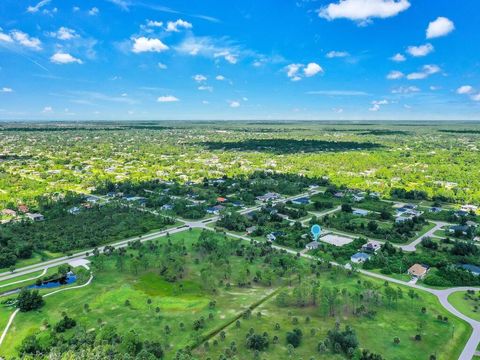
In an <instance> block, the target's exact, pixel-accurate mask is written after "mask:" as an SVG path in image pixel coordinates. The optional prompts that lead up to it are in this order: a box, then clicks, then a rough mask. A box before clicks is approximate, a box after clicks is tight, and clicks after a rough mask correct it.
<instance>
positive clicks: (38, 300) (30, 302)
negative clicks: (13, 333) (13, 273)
mask: <svg viewBox="0 0 480 360" xmlns="http://www.w3.org/2000/svg"><path fill="white" fill-rule="evenodd" d="M44 304H45V301H44V300H43V297H42V296H41V295H40V294H39V293H38V290H29V289H27V288H23V289H22V290H21V291H20V293H19V294H18V297H17V307H18V308H19V309H20V311H21V312H27V311H30V310H36V309H39V308H41V307H42V306H43V305H44Z"/></svg>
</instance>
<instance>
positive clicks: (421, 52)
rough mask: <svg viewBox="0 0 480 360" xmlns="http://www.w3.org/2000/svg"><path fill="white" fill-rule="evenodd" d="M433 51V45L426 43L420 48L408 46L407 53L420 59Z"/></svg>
mask: <svg viewBox="0 0 480 360" xmlns="http://www.w3.org/2000/svg"><path fill="white" fill-rule="evenodd" d="M433 50H434V48H433V45H432V44H430V43H428V44H425V45H420V46H409V47H408V48H407V52H408V53H409V54H410V55H412V56H414V57H421V56H426V55H428V54H430V53H431V52H432V51H433Z"/></svg>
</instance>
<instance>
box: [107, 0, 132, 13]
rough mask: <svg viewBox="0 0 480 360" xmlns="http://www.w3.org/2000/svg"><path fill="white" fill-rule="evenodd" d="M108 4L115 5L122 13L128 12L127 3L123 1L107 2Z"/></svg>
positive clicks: (109, 0) (111, 0) (113, 0)
mask: <svg viewBox="0 0 480 360" xmlns="http://www.w3.org/2000/svg"><path fill="white" fill-rule="evenodd" d="M107 1H108V2H111V3H112V4H115V5H117V6H118V7H120V8H121V9H122V10H124V11H128V7H129V5H130V4H129V3H128V2H127V1H125V0H107Z"/></svg>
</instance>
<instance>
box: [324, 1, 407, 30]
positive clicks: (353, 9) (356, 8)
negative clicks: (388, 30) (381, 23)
mask: <svg viewBox="0 0 480 360" xmlns="http://www.w3.org/2000/svg"><path fill="white" fill-rule="evenodd" d="M409 7H410V2H409V1H408V0H340V1H339V2H338V3H331V4H329V5H327V6H325V7H323V8H321V9H320V10H319V12H318V15H319V16H320V17H322V18H325V19H327V20H335V19H342V18H343V19H349V20H353V21H356V22H357V23H359V24H360V25H366V24H368V23H369V22H370V21H371V19H373V18H381V19H385V18H389V17H392V16H396V15H398V14H399V13H401V12H402V11H405V10H407V9H408V8H409Z"/></svg>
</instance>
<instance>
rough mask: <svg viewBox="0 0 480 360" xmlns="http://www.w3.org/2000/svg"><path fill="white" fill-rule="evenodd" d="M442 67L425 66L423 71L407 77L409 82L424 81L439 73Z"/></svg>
mask: <svg viewBox="0 0 480 360" xmlns="http://www.w3.org/2000/svg"><path fill="white" fill-rule="evenodd" d="M440 71H441V69H440V67H439V66H437V65H424V66H423V67H422V69H421V71H417V72H413V73H410V74H408V75H407V79H408V80H422V79H426V78H427V77H429V76H430V75H433V74H436V73H439V72H440Z"/></svg>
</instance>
